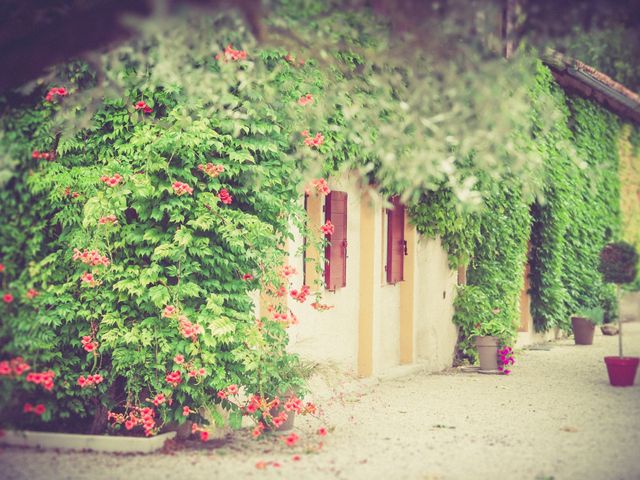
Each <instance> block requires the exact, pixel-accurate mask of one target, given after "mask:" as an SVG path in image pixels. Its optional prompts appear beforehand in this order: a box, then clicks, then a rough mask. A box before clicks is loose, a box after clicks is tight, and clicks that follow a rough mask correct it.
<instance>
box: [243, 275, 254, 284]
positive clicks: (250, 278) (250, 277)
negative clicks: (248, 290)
mask: <svg viewBox="0 0 640 480" xmlns="http://www.w3.org/2000/svg"><path fill="white" fill-rule="evenodd" d="M242 280H244V281H245V282H248V281H250V280H253V275H251V274H250V273H245V274H244V275H242Z"/></svg>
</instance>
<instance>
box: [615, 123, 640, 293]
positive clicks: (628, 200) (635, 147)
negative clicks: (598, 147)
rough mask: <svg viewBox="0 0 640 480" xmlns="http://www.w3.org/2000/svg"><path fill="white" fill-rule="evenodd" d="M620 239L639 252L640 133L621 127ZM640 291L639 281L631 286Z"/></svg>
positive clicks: (625, 126) (626, 126) (630, 127)
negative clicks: (633, 246)
mask: <svg viewBox="0 0 640 480" xmlns="http://www.w3.org/2000/svg"><path fill="white" fill-rule="evenodd" d="M618 145H619V152H620V212H621V214H622V239H623V240H625V241H627V242H629V243H630V244H632V245H635V247H636V250H638V251H640V131H639V130H638V128H634V127H633V126H632V125H629V124H626V125H623V127H622V129H621V130H620V137H619V144H618ZM632 288H634V289H635V290H638V289H640V280H636V282H635V284H634V285H632Z"/></svg>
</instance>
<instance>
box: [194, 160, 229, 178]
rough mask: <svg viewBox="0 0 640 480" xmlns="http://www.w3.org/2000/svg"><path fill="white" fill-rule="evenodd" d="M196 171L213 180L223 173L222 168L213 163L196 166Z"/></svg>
mask: <svg viewBox="0 0 640 480" xmlns="http://www.w3.org/2000/svg"><path fill="white" fill-rule="evenodd" d="M198 170H200V171H201V172H204V173H205V174H206V175H209V176H210V177H211V178H215V177H217V176H218V175H220V174H221V173H222V172H224V166H222V165H214V164H213V163H207V164H206V165H204V164H200V165H198Z"/></svg>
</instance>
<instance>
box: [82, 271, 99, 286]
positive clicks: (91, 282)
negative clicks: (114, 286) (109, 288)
mask: <svg viewBox="0 0 640 480" xmlns="http://www.w3.org/2000/svg"><path fill="white" fill-rule="evenodd" d="M80 280H82V283H84V284H85V285H87V286H88V287H90V288H93V287H96V286H98V285H100V284H101V283H102V282H100V281H98V280H96V277H95V276H94V275H93V273H91V272H85V273H83V274H82V276H81V277H80Z"/></svg>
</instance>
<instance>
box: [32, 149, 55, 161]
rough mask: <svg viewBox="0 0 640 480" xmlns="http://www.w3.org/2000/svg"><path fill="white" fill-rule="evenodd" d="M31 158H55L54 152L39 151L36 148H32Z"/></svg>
mask: <svg viewBox="0 0 640 480" xmlns="http://www.w3.org/2000/svg"><path fill="white" fill-rule="evenodd" d="M31 158H37V159H42V160H55V158H56V152H40V151H38V150H34V151H33V153H32V154H31Z"/></svg>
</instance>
